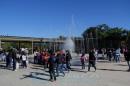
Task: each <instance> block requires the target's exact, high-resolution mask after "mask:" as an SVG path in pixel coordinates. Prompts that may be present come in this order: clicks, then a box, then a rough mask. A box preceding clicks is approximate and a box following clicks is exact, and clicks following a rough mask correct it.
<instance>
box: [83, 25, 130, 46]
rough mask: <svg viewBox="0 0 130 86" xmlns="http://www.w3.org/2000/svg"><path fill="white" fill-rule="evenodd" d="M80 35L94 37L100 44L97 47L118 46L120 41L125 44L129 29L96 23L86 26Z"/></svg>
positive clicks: (128, 36)
mask: <svg viewBox="0 0 130 86" xmlns="http://www.w3.org/2000/svg"><path fill="white" fill-rule="evenodd" d="M82 36H83V37H84V38H85V39H86V38H96V39H98V41H97V42H99V43H98V44H99V45H100V46H99V47H100V48H101V47H120V46H121V42H122V41H123V42H125V44H126V45H127V41H128V40H129V39H130V31H128V30H126V29H124V28H119V27H114V28H111V27H109V26H108V25H106V24H101V25H97V26H96V27H89V28H87V29H86V30H85V31H84V32H83V34H82ZM103 45H106V46H103Z"/></svg>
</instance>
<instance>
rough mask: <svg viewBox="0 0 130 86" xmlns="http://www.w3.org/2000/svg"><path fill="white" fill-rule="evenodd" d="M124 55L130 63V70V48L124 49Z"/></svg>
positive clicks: (129, 64) (129, 69) (129, 63)
mask: <svg viewBox="0 0 130 86" xmlns="http://www.w3.org/2000/svg"><path fill="white" fill-rule="evenodd" d="M124 57H125V60H126V61H127V64H128V67H129V68H128V71H129V72H130V49H128V51H127V50H125V51H124Z"/></svg>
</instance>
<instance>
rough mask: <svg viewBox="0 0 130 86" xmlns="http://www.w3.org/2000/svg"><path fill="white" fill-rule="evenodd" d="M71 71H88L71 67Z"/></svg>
mask: <svg viewBox="0 0 130 86" xmlns="http://www.w3.org/2000/svg"><path fill="white" fill-rule="evenodd" d="M71 71H75V72H83V73H87V71H85V70H82V69H79V68H71Z"/></svg>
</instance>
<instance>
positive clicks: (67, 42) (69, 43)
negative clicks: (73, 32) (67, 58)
mask: <svg viewBox="0 0 130 86" xmlns="http://www.w3.org/2000/svg"><path fill="white" fill-rule="evenodd" d="M63 48H64V49H65V50H69V51H70V53H74V52H75V45H74V42H73V40H72V39H71V37H68V38H67V39H66V40H65V42H64V47H63Z"/></svg>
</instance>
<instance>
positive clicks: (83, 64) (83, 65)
mask: <svg viewBox="0 0 130 86" xmlns="http://www.w3.org/2000/svg"><path fill="white" fill-rule="evenodd" d="M81 64H82V69H85V62H83V61H81Z"/></svg>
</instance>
